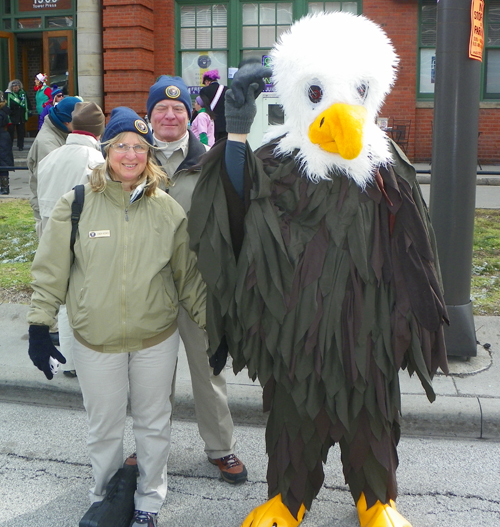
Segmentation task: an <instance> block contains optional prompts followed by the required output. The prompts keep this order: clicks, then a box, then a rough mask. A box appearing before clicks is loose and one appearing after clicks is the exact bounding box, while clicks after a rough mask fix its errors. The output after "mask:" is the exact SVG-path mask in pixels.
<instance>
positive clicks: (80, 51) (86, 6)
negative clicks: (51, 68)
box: [76, 0, 104, 110]
mask: <svg viewBox="0 0 500 527" xmlns="http://www.w3.org/2000/svg"><path fill="white" fill-rule="evenodd" d="M77 6H78V7H77V21H78V26H77V36H76V40H77V47H76V50H77V51H76V54H77V63H78V72H77V77H78V93H77V94H76V95H80V96H81V97H83V99H84V100H85V101H94V102H95V103H96V104H98V105H99V106H100V107H101V108H103V102H104V94H103V69H102V63H103V60H102V6H101V1H100V0H78V2H77ZM103 110H104V108H103Z"/></svg>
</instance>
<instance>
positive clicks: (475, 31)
mask: <svg viewBox="0 0 500 527" xmlns="http://www.w3.org/2000/svg"><path fill="white" fill-rule="evenodd" d="M470 18H471V27H470V40H469V58H470V59H475V60H479V61H481V62H482V61H483V47H484V25H483V20H484V0H472V2H471V10H470Z"/></svg>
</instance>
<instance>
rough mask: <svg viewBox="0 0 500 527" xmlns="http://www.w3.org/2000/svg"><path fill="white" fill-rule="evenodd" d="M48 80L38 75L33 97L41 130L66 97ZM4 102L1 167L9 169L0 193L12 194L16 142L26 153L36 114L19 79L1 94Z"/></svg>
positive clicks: (0, 180)
mask: <svg viewBox="0 0 500 527" xmlns="http://www.w3.org/2000/svg"><path fill="white" fill-rule="evenodd" d="M47 80H48V77H47V75H46V74H45V73H38V74H37V75H36V76H35V78H34V86H33V97H34V101H35V107H36V114H37V115H38V126H37V129H38V130H41V128H42V125H43V123H44V120H45V117H46V116H47V115H48V113H49V110H50V108H53V107H54V106H56V105H57V104H58V103H59V102H61V101H62V100H63V98H64V97H65V94H64V91H63V89H62V88H60V87H58V86H57V85H55V84H54V85H52V86H49V85H48V84H47ZM0 99H1V100H0V104H1V105H2V107H3V109H2V115H1V116H0V117H1V119H0V137H1V138H2V139H1V140H0V166H2V167H5V168H3V169H2V171H1V178H0V194H4V195H6V194H9V193H10V186H9V171H11V170H13V167H14V158H13V155H12V149H13V148H14V141H15V140H16V145H17V149H18V150H19V151H20V152H22V151H23V150H24V139H25V137H26V132H27V130H26V126H27V123H28V120H29V119H30V117H31V116H32V115H33V111H32V103H31V101H30V98H29V95H28V93H27V92H26V91H25V89H24V86H23V83H22V82H21V81H20V80H19V79H13V80H11V81H10V82H9V84H8V86H7V88H6V90H5V91H4V92H2V91H0ZM4 131H7V132H8V137H7V136H5V134H3V132H4Z"/></svg>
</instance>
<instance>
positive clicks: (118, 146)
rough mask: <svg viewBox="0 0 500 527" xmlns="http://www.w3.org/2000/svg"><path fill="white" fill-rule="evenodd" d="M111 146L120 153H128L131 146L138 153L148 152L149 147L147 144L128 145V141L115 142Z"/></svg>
mask: <svg viewBox="0 0 500 527" xmlns="http://www.w3.org/2000/svg"><path fill="white" fill-rule="evenodd" d="M111 148H112V149H113V150H114V151H115V152H118V153H119V154H126V153H127V152H128V151H129V150H130V149H131V148H132V149H133V150H134V152H135V153H136V154H147V153H148V151H149V147H148V146H146V145H141V144H138V145H127V143H114V144H112V145H111Z"/></svg>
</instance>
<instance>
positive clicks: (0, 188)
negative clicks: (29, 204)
mask: <svg viewBox="0 0 500 527" xmlns="http://www.w3.org/2000/svg"><path fill="white" fill-rule="evenodd" d="M0 194H10V189H9V175H8V174H7V175H6V176H0Z"/></svg>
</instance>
